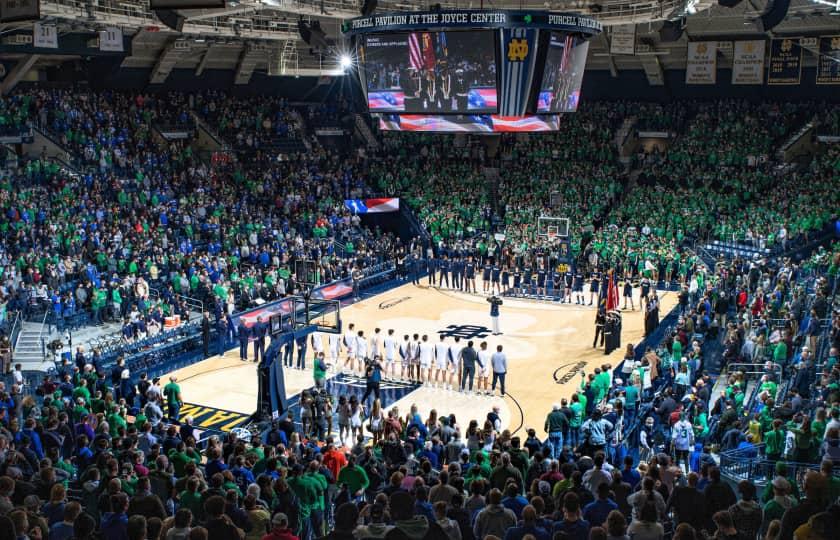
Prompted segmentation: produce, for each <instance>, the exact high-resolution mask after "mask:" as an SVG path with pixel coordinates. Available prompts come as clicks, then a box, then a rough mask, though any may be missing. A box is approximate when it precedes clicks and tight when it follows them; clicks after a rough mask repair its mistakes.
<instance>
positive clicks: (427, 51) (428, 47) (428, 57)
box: [422, 32, 437, 69]
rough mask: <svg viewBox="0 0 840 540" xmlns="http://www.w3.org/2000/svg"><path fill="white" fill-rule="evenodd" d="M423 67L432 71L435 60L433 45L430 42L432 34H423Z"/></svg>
mask: <svg viewBox="0 0 840 540" xmlns="http://www.w3.org/2000/svg"><path fill="white" fill-rule="evenodd" d="M422 36H423V67H424V68H425V69H434V68H435V64H436V63H437V59H436V58H435V44H434V42H433V41H432V34H430V33H429V32H423V34H422Z"/></svg>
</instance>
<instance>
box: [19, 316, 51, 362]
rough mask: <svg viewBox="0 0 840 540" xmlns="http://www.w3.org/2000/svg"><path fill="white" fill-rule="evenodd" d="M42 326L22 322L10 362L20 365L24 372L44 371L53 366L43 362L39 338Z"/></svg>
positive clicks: (36, 323)
mask: <svg viewBox="0 0 840 540" xmlns="http://www.w3.org/2000/svg"><path fill="white" fill-rule="evenodd" d="M42 329H43V325H42V324H41V323H40V322H24V323H23V326H22V327H21V331H20V334H19V335H18V338H17V343H16V344H15V347H14V352H13V354H12V361H13V362H14V363H16V364H17V363H19V364H21V368H22V369H23V370H24V371H45V370H46V369H47V368H50V367H53V366H54V364H53V363H52V362H51V361H50V362H45V361H44V353H43V348H42V346H41V337H42V332H43V330H42Z"/></svg>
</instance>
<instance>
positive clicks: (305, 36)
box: [298, 18, 312, 45]
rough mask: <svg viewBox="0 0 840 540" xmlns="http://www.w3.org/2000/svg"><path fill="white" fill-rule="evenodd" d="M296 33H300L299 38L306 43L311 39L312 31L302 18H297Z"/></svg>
mask: <svg viewBox="0 0 840 540" xmlns="http://www.w3.org/2000/svg"><path fill="white" fill-rule="evenodd" d="M298 34H300V39H302V40H303V41H304V42H305V43H306V44H307V45H309V42H310V41H312V31H311V30H310V29H309V25H308V24H306V21H304V20H303V18H300V19H298Z"/></svg>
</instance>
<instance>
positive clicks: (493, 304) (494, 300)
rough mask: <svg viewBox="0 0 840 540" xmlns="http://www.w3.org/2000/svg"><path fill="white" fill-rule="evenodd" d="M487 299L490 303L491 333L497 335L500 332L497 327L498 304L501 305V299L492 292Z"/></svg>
mask: <svg viewBox="0 0 840 540" xmlns="http://www.w3.org/2000/svg"><path fill="white" fill-rule="evenodd" d="M487 301H488V302H489V303H490V321H491V322H492V326H493V335H494V336H499V335H501V334H502V331H501V330H500V329H499V306H501V305H502V299H501V298H499V297H498V296H496V295H495V294H494V295H493V296H491V297H490V298H488V299H487Z"/></svg>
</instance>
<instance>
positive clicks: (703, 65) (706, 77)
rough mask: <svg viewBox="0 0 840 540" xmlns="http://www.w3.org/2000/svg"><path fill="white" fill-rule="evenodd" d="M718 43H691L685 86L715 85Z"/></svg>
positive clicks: (686, 66) (689, 44)
mask: <svg viewBox="0 0 840 540" xmlns="http://www.w3.org/2000/svg"><path fill="white" fill-rule="evenodd" d="M716 79H717V41H690V42H689V43H688V60H687V62H686V65H685V84H715V81H716Z"/></svg>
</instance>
